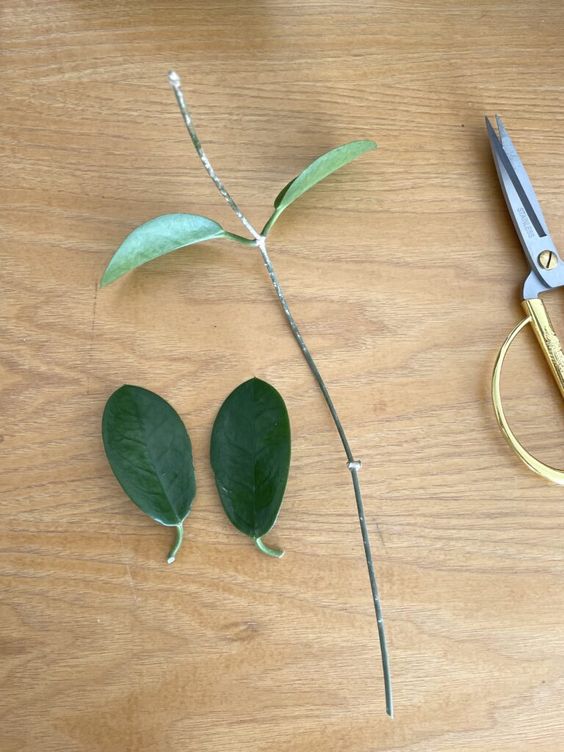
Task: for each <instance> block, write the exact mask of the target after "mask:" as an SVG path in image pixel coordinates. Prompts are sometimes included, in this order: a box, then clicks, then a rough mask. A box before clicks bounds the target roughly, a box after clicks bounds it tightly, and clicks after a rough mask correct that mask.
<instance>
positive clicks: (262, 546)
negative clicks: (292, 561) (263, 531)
mask: <svg viewBox="0 0 564 752" xmlns="http://www.w3.org/2000/svg"><path fill="white" fill-rule="evenodd" d="M254 541H255V544H256V547H257V548H258V549H259V550H260V551H262V552H263V554H266V555H267V556H273V557H274V558H275V559H281V558H282V557H283V556H284V551H281V550H280V549H279V548H270V546H267V545H266V543H265V542H264V541H263V539H262V538H260V537H259V538H255V539H254Z"/></svg>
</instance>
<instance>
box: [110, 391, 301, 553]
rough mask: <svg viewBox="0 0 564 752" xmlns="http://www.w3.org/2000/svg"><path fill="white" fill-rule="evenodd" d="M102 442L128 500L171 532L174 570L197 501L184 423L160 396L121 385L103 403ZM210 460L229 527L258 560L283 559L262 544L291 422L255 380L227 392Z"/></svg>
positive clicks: (276, 504)
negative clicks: (248, 542)
mask: <svg viewBox="0 0 564 752" xmlns="http://www.w3.org/2000/svg"><path fill="white" fill-rule="evenodd" d="M102 437H103V441H104V448H105V450H106V455H107V457H108V460H109V463H110V465H111V468H112V470H113V472H114V474H115V476H116V478H117V479H118V481H119V482H120V484H121V486H122V488H123V490H124V491H125V492H126V494H127V495H128V496H129V498H130V499H131V500H132V501H133V502H134V503H135V504H136V505H137V506H138V507H139V508H140V509H141V510H142V511H143V512H145V513H146V514H148V515H149V516H150V517H152V518H153V519H154V520H156V521H157V522H160V523H161V524H162V525H166V526H169V527H175V528H176V533H177V535H176V541H175V544H174V546H173V548H172V549H171V552H170V554H169V557H168V563H169V564H172V562H173V561H174V560H175V557H176V554H177V552H178V549H179V548H180V545H181V543H182V538H183V533H184V527H183V526H184V521H185V519H186V517H187V516H188V514H189V513H190V509H191V507H192V502H193V500H194V496H195V495H196V479H195V476H194V466H193V462H192V445H191V443H190V438H189V436H188V432H187V431H186V428H185V426H184V423H183V422H182V420H181V418H180V416H179V415H178V413H177V412H176V411H175V410H174V408H173V407H172V406H171V405H169V403H168V402H166V400H164V399H163V398H162V397H159V395H158V394H155V393H154V392H150V391H149V390H147V389H143V388H142V387H138V386H130V385H125V386H122V387H120V389H118V390H117V391H115V392H114V393H113V394H112V395H111V397H110V398H109V400H108V402H107V403H106V407H105V410H104V415H103V419H102ZM210 456H211V465H212V469H213V472H214V476H215V482H216V486H217V490H218V492H219V497H220V499H221V503H222V504H223V508H224V509H225V512H226V513H227V516H228V517H229V519H230V521H231V522H232V524H233V525H234V526H235V527H236V528H237V529H238V530H240V531H241V532H242V533H245V534H246V535H248V536H249V537H250V538H252V539H253V540H254V541H255V543H256V545H257V546H258V548H260V550H261V551H263V552H264V553H266V554H269V555H270V556H276V557H280V556H282V554H283V552H282V551H277V550H275V549H271V548H269V547H268V546H267V545H266V544H265V543H264V542H263V541H262V536H263V535H266V534H267V533H268V532H269V530H270V529H271V528H272V527H273V525H274V523H275V522H276V518H277V516H278V512H279V510H280V505H281V504H282V498H283V496H284V490H285V488H286V482H287V479H288V471H289V467H290V422H289V419H288V412H287V410H286V405H285V404H284V400H283V399H282V397H281V396H280V394H279V393H278V392H277V391H276V389H274V387H272V386H271V385H270V384H267V383H266V382H265V381H261V380H260V379H256V378H253V379H249V381H245V382H244V383H243V384H241V385H240V386H238V387H237V388H236V389H235V390H234V391H233V392H231V394H230V395H229V396H228V397H227V399H226V400H225V402H224V403H223V405H222V406H221V408H220V410H219V413H218V414H217V417H216V419H215V422H214V425H213V430H212V436H211V452H210Z"/></svg>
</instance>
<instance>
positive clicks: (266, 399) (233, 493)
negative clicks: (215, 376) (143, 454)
mask: <svg viewBox="0 0 564 752" xmlns="http://www.w3.org/2000/svg"><path fill="white" fill-rule="evenodd" d="M211 464H212V468H213V472H214V475H215V483H216V486H217V490H218V492H219V496H220V499H221V503H222V504H223V508H224V509H225V512H226V513H227V516H228V517H229V519H230V520H231V522H232V523H233V525H235V527H236V528H237V529H238V530H240V531H241V532H242V533H245V535H248V536H249V537H250V538H252V539H253V540H254V541H255V543H256V545H257V546H258V547H259V548H260V549H261V551H263V552H264V553H267V554H269V555H270V556H277V557H279V556H282V554H283V551H277V550H275V549H271V548H269V547H268V546H266V544H265V543H264V542H263V541H262V536H263V535H266V533H268V531H269V530H270V529H271V528H272V527H273V525H274V523H275V522H276V518H277V517H278V512H279V511H280V506H281V504H282V499H283V497H284V491H285V489H286V482H287V480H288V471H289V469H290V421H289V418H288V411H287V410H286V405H285V404H284V400H283V399H282V397H281V396H280V394H279V393H278V392H277V391H276V389H274V387H272V386H271V385H270V384H267V383H266V382H265V381H261V380H260V379H250V380H249V381H245V382H244V383H243V384H241V385H240V386H238V387H237V389H235V390H234V391H233V392H231V394H230V395H229V397H227V399H226V400H225V402H224V403H223V405H222V406H221V409H220V410H219V413H218V415H217V418H216V419H215V423H214V426H213V430H212V437H211Z"/></svg>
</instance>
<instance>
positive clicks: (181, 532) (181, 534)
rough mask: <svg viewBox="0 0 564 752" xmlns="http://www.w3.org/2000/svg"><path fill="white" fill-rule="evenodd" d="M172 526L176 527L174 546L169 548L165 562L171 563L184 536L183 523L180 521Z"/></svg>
mask: <svg viewBox="0 0 564 752" xmlns="http://www.w3.org/2000/svg"><path fill="white" fill-rule="evenodd" d="M174 527H175V528H176V540H175V541H174V546H173V547H172V548H171V549H170V553H169V555H168V559H167V560H166V563H167V564H172V563H173V562H174V560H175V559H176V554H177V553H178V551H179V549H180V546H181V545H182V540H183V538H184V523H183V522H181V523H180V524H179V525H175V526H174Z"/></svg>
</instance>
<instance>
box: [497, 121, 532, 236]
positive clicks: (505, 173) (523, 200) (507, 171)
mask: <svg viewBox="0 0 564 752" xmlns="http://www.w3.org/2000/svg"><path fill="white" fill-rule="evenodd" d="M486 128H487V129H488V136H489V139H490V144H491V146H492V150H493V154H494V159H495V161H496V164H497V166H498V168H499V166H500V164H501V167H503V170H499V169H498V175H499V179H500V180H501V183H502V185H503V187H504V193H505V198H506V200H507V203H508V206H509V210H510V212H511V215H512V217H513V218H514V221H516V222H517V223H519V224H520V221H519V218H521V219H522V214H520V212H519V209H520V206H519V205H516V202H515V199H514V197H513V195H512V192H511V191H507V190H506V189H507V179H509V180H510V181H511V184H512V186H513V188H514V189H515V193H516V194H517V197H518V199H519V202H520V204H521V206H522V207H523V209H524V210H525V211H526V212H527V216H528V217H529V220H530V222H531V224H532V225H533V227H534V228H535V231H536V233H537V235H538V237H539V238H544V237H545V236H546V235H547V232H546V230H545V229H544V227H543V224H542V222H541V221H540V220H539V218H538V217H537V215H536V212H535V210H534V209H533V206H532V204H531V201H530V199H529V197H528V195H527V191H526V189H525V187H524V186H523V185H522V183H521V181H520V179H519V176H518V175H517V173H516V171H515V168H514V167H513V165H512V163H511V160H510V159H509V157H508V156H507V154H506V153H505V149H504V148H503V145H502V143H501V141H500V140H499V137H498V135H497V133H496V132H495V130H494V128H493V126H492V124H491V123H490V121H489V118H486ZM504 130H505V129H504ZM505 132H506V133H507V131H505ZM516 153H517V152H515V154H516ZM519 161H520V160H519ZM521 167H522V169H523V171H524V170H525V168H524V167H523V166H522V164H521ZM525 174H526V173H525ZM527 181H528V183H529V186H530V185H531V183H530V181H529V180H528V179H527ZM532 190H533V189H532V186H531V191H532ZM533 195H534V191H533ZM537 203H538V202H537Z"/></svg>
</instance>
